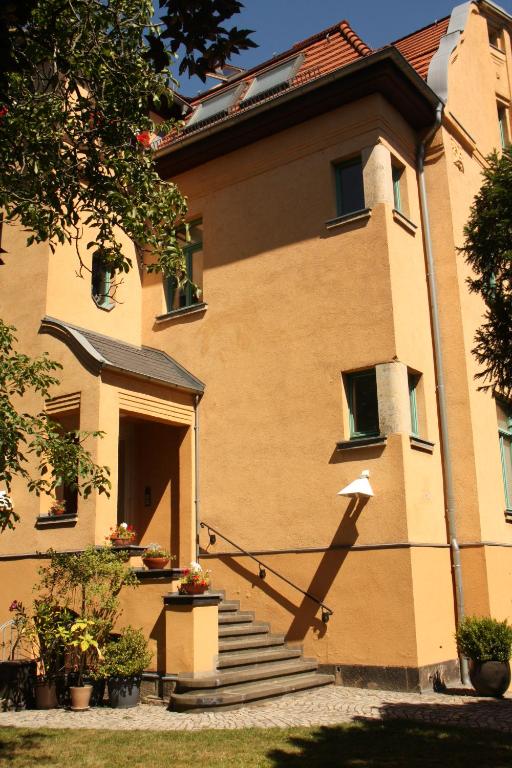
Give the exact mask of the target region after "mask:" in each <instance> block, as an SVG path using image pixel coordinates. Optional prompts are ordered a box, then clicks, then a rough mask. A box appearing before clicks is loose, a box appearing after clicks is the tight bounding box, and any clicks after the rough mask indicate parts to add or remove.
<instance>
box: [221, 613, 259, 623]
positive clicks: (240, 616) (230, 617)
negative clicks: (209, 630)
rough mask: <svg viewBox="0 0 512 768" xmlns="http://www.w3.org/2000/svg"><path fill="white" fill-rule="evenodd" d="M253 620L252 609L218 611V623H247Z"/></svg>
mask: <svg viewBox="0 0 512 768" xmlns="http://www.w3.org/2000/svg"><path fill="white" fill-rule="evenodd" d="M251 621H254V613H253V612H252V611H225V612H224V611H222V612H220V613H219V625H222V624H247V623H250V622H251Z"/></svg>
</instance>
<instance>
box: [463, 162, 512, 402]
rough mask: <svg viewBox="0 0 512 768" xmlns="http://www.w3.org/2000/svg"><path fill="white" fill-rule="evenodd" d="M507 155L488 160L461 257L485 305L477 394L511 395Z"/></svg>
mask: <svg viewBox="0 0 512 768" xmlns="http://www.w3.org/2000/svg"><path fill="white" fill-rule="evenodd" d="M511 190H512V149H511V148H510V147H508V148H506V149H505V150H503V154H502V155H501V156H498V155H497V154H496V153H494V154H493V155H491V157H489V167H488V168H487V169H486V170H485V171H484V183H483V185H482V188H481V189H480V192H479V193H478V195H477V196H476V198H475V200H474V203H473V205H472V207H471V213H470V218H469V221H468V224H467V226H466V227H465V230H464V232H465V236H466V239H465V244H464V247H463V248H462V252H463V253H464V255H465V257H466V261H467V262H468V264H470V265H471V267H472V268H473V270H474V273H475V274H474V276H473V277H471V278H470V279H469V280H468V282H469V286H470V289H471V290H472V291H473V292H475V293H479V294H480V295H481V297H482V298H483V300H484V301H485V303H486V306H487V309H486V312H485V320H484V323H483V324H482V325H481V326H480V328H479V329H478V331H477V333H476V336H475V342H476V344H475V347H474V349H473V353H474V354H475V357H476V359H477V360H478V362H479V364H480V365H481V366H482V370H481V371H480V372H479V374H478V378H479V379H480V380H481V381H482V382H483V383H482V386H481V389H488V388H491V387H496V388H497V389H498V390H499V391H500V392H501V393H502V394H503V395H505V396H510V394H511V393H512V193H511Z"/></svg>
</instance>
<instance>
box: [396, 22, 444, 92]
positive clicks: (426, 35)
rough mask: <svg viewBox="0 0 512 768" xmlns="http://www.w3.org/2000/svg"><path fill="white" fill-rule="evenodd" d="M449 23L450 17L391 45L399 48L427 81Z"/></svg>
mask: <svg viewBox="0 0 512 768" xmlns="http://www.w3.org/2000/svg"><path fill="white" fill-rule="evenodd" d="M449 23H450V17H449V16H447V17H446V18H445V19H441V20H440V21H436V22H434V24H430V25H429V26H428V27H423V29H418V30H417V31H416V32H413V33H412V34H410V35H407V37H402V38H400V40H395V41H394V42H393V43H391V45H394V46H395V48H398V50H399V51H400V53H401V54H402V56H405V58H406V59H407V61H408V62H409V64H411V65H412V66H413V67H414V69H415V70H416V72H417V73H418V74H419V75H421V77H423V78H424V79H425V80H426V78H427V74H428V68H429V66H430V62H431V60H432V57H433V55H434V53H435V52H436V51H437V49H438V48H439V42H440V40H441V38H442V36H443V35H445V34H446V30H447V29H448V24H449Z"/></svg>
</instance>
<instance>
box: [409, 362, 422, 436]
mask: <svg viewBox="0 0 512 768" xmlns="http://www.w3.org/2000/svg"><path fill="white" fill-rule="evenodd" d="M407 378H408V380H409V404H410V407H411V435H413V436H414V437H419V427H418V400H417V396H416V390H417V387H418V383H419V380H420V377H419V375H418V374H416V373H409V374H408V377H407Z"/></svg>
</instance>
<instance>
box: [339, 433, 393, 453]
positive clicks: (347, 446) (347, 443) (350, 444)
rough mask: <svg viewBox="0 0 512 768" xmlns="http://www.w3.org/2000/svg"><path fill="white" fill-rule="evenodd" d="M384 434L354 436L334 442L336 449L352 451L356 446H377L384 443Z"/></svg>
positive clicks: (381, 445)
mask: <svg viewBox="0 0 512 768" xmlns="http://www.w3.org/2000/svg"><path fill="white" fill-rule="evenodd" d="M386 440H387V438H386V435H375V436H374V437H355V438H354V439H353V440H341V441H340V442H339V443H336V450H337V451H354V450H357V449H358V448H379V447H383V446H385V445H386Z"/></svg>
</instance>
